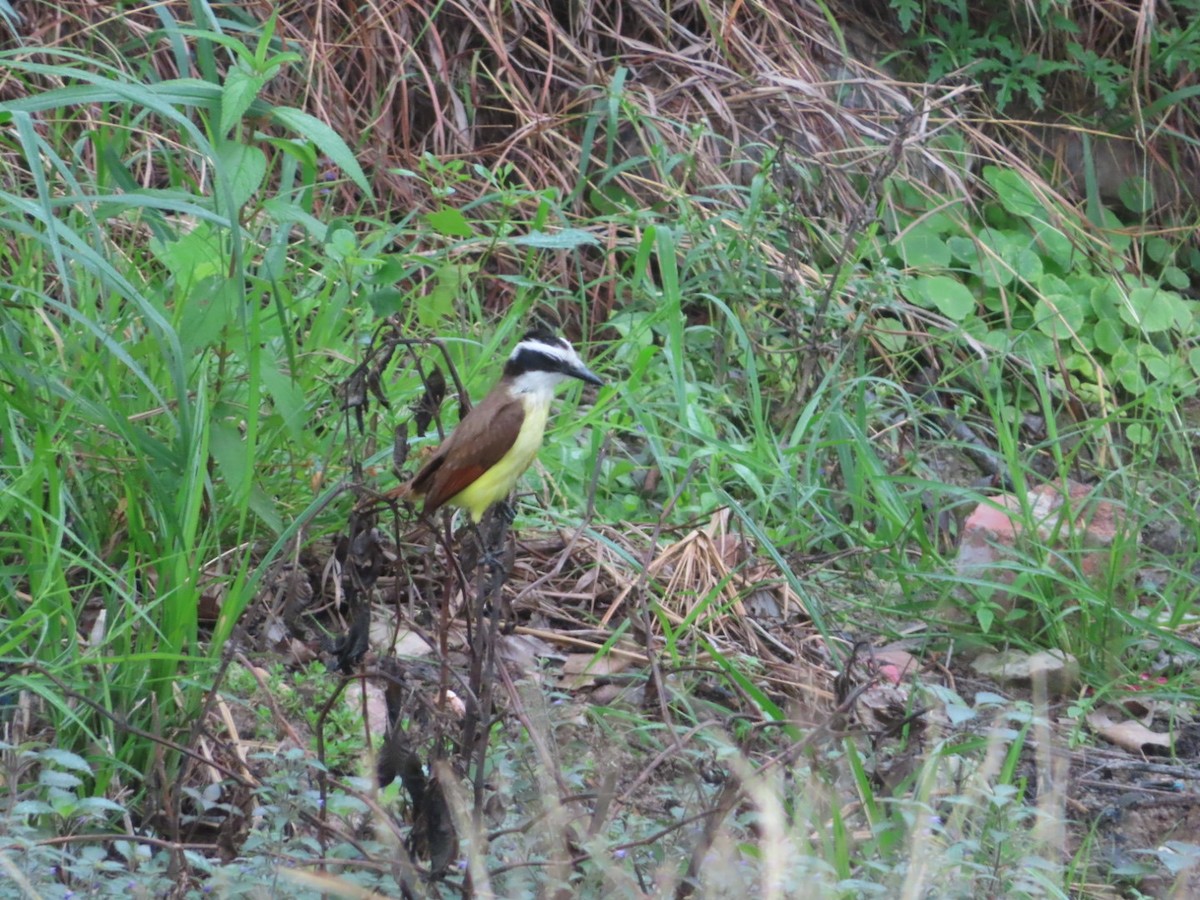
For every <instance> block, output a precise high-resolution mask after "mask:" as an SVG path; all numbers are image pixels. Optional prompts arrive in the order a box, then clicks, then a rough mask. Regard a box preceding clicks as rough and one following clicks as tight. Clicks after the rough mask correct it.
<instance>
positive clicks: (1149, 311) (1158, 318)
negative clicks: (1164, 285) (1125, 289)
mask: <svg viewBox="0 0 1200 900" xmlns="http://www.w3.org/2000/svg"><path fill="white" fill-rule="evenodd" d="M1178 297H1179V295H1178V294H1174V293H1173V292H1171V291H1163V290H1159V289H1158V288H1148V287H1142V288H1134V289H1133V290H1131V291H1130V292H1129V296H1128V297H1126V298H1125V302H1124V303H1122V304H1121V305H1120V306H1118V307H1117V311H1118V312H1119V313H1120V315H1121V318H1122V319H1124V320H1125V322H1126V324H1129V325H1132V326H1133V327H1134V328H1140V329H1141V330H1142V331H1145V332H1147V333H1150V334H1153V333H1154V332H1156V331H1166V330H1167V329H1169V328H1171V327H1172V326H1173V325H1174V324H1175V311H1176V308H1175V304H1174V303H1173V302H1172V299H1173V298H1178Z"/></svg>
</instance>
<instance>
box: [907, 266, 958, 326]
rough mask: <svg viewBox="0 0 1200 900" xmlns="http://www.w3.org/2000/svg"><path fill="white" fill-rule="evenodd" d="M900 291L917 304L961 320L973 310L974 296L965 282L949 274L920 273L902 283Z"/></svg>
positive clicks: (956, 320)
mask: <svg viewBox="0 0 1200 900" xmlns="http://www.w3.org/2000/svg"><path fill="white" fill-rule="evenodd" d="M900 292H901V293H902V294H903V295H904V296H905V297H906V298H907V299H908V300H910V301H912V302H913V303H915V304H917V305H918V306H924V307H926V308H934V309H937V310H938V312H940V313H941V314H942V315H944V316H946V317H947V318H949V319H953V320H954V321H955V322H961V321H963V320H964V319H966V318H967V316H969V315H970V314H971V313H972V312H974V311H975V297H974V295H973V294H972V293H971V291H970V290H969V289H968V288H967V286H966V285H965V284H963V283H962V282H961V281H959V280H958V279H957V278H951V277H950V276H949V275H922V276H919V277H917V278H912V279H910V280H909V281H908V282H907V283H905V284H902V285H901V287H900Z"/></svg>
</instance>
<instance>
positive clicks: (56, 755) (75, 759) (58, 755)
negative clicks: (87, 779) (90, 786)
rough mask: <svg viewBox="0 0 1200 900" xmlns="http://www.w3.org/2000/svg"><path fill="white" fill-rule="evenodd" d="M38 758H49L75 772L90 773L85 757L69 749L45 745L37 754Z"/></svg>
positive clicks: (61, 766) (57, 764) (90, 769)
mask: <svg viewBox="0 0 1200 900" xmlns="http://www.w3.org/2000/svg"><path fill="white" fill-rule="evenodd" d="M38 758H39V759H42V760H49V761H51V762H53V763H54V764H55V765H56V766H59V767H60V768H63V769H74V770H75V771H77V772H86V773H87V774H88V775H91V774H92V767H91V766H89V765H88V762H87V760H86V759H84V758H83V757H82V756H79V755H78V754H76V753H72V752H71V751H70V750H62V749H60V748H58V747H47V748H46V749H45V750H43V751H41V752H40V753H39V754H38Z"/></svg>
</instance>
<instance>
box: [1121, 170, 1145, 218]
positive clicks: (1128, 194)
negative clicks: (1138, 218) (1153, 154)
mask: <svg viewBox="0 0 1200 900" xmlns="http://www.w3.org/2000/svg"><path fill="white" fill-rule="evenodd" d="M1117 196H1118V197H1120V198H1121V202H1122V203H1124V204H1125V208H1126V209H1128V210H1129V211H1130V212H1135V213H1137V214H1138V215H1142V214H1143V213H1146V212H1149V211H1150V210H1151V209H1153V208H1154V186H1153V185H1152V184H1151V183H1150V182H1149V181H1147V180H1146V179H1145V178H1143V177H1142V176H1140V175H1134V176H1133V177H1132V178H1126V179H1125V180H1124V181H1123V182H1121V186H1120V187H1119V188H1117Z"/></svg>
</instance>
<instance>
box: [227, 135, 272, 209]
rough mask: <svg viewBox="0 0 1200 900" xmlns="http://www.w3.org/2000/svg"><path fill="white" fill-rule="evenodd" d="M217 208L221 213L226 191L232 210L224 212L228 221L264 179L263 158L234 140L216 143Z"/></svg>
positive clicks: (259, 153)
mask: <svg viewBox="0 0 1200 900" xmlns="http://www.w3.org/2000/svg"><path fill="white" fill-rule="evenodd" d="M215 150H216V154H217V178H218V182H217V183H218V190H217V207H218V209H222V210H224V207H225V199H226V195H225V193H224V190H226V189H227V190H228V191H229V193H230V194H232V195H233V197H232V198H233V209H231V210H225V212H226V214H227V215H228V216H229V217H230V218H231V219H232V218H236V216H237V211H238V210H239V209H241V208H242V207H243V206H245V205H246V204H247V203H248V202H249V201H250V198H251V197H253V196H254V194H255V193H256V192H257V191H258V189H259V188H260V187H262V183H263V179H264V178H266V176H267V157H266V156H265V155H263V152H262V150H260V149H259V148H258V147H252V146H250V145H248V144H242V143H238V142H237V141H221V142H220V143H219V144H217V146H216V148H215Z"/></svg>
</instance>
